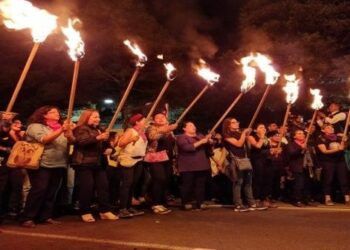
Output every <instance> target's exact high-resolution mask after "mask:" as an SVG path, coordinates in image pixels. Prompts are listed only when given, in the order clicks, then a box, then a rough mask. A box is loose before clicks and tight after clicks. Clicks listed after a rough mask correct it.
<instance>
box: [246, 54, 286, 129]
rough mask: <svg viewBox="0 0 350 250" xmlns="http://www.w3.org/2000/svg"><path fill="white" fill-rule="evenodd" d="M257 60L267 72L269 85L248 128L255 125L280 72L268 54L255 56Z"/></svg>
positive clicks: (259, 65)
mask: <svg viewBox="0 0 350 250" xmlns="http://www.w3.org/2000/svg"><path fill="white" fill-rule="evenodd" d="M255 62H256V63H257V65H258V67H259V68H260V70H261V71H263V72H264V73H265V84H266V85H267V87H266V89H265V92H264V95H263V96H262V98H261V100H260V102H259V105H258V107H257V108H256V110H255V113H254V115H253V117H252V119H251V121H250V123H249V126H248V128H252V127H253V125H254V122H255V120H256V118H257V116H258V114H259V112H260V110H261V108H262V106H263V104H264V102H265V99H266V97H267V95H268V93H269V91H270V88H271V86H272V85H274V84H275V83H276V82H277V80H278V78H279V76H280V74H279V73H278V72H277V71H276V70H275V69H274V68H273V67H272V65H271V60H270V59H268V58H267V57H266V56H264V55H262V54H259V53H258V54H257V56H256V57H255Z"/></svg>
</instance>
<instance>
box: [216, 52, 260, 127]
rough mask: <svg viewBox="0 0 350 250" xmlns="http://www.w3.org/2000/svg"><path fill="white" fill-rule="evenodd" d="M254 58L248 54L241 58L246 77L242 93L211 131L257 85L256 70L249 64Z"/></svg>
mask: <svg viewBox="0 0 350 250" xmlns="http://www.w3.org/2000/svg"><path fill="white" fill-rule="evenodd" d="M253 60H254V56H253V55H250V56H246V57H243V58H242V59H241V64H242V70H243V74H244V75H245V76H246V78H245V79H244V80H243V82H242V85H241V93H240V94H239V95H238V96H237V97H236V98H235V99H234V100H233V102H232V103H231V105H230V106H229V107H228V108H227V109H226V111H225V112H224V114H223V115H222V116H221V117H220V119H219V120H218V121H217V122H216V124H215V125H214V126H213V127H212V128H211V130H210V132H209V133H213V132H214V131H215V130H216V129H217V127H218V126H219V125H220V123H221V122H222V121H223V120H224V119H225V117H226V116H227V115H228V113H230V111H231V110H232V109H233V108H234V106H236V104H237V103H238V101H239V100H240V99H241V98H242V96H243V95H244V94H245V93H247V92H248V91H249V90H250V89H251V88H253V87H254V86H255V76H256V70H255V69H254V68H253V67H251V66H249V64H250V63H251V62H252V61H253Z"/></svg>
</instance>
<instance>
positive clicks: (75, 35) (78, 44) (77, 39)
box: [62, 19, 85, 61]
mask: <svg viewBox="0 0 350 250" xmlns="http://www.w3.org/2000/svg"><path fill="white" fill-rule="evenodd" d="M76 22H80V20H79V19H74V20H73V21H72V20H71V19H69V20H68V27H62V32H63V34H64V35H65V36H66V37H67V40H66V44H67V46H68V48H69V51H68V54H69V56H70V57H71V58H72V60H73V61H77V60H79V59H81V58H83V56H84V55H85V50H84V47H85V44H84V42H83V40H82V39H81V36H80V33H79V32H78V31H77V30H75V29H74V27H73V25H74V24H75V23H76Z"/></svg>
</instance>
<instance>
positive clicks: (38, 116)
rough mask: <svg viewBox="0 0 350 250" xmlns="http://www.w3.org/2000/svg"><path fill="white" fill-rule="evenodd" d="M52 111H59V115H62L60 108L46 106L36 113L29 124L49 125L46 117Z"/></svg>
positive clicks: (30, 118)
mask: <svg viewBox="0 0 350 250" xmlns="http://www.w3.org/2000/svg"><path fill="white" fill-rule="evenodd" d="M52 109H57V111H58V112H59V113H61V112H60V109H59V108H58V107H56V106H53V105H45V106H42V107H40V108H38V109H36V110H35V111H34V113H33V114H32V115H31V116H30V117H29V119H28V124H32V123H40V124H43V125H47V124H46V121H45V117H44V115H46V114H47V113H48V112H49V111H50V110H52ZM59 122H60V123H61V121H59Z"/></svg>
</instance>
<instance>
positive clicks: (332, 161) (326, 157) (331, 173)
mask: <svg viewBox="0 0 350 250" xmlns="http://www.w3.org/2000/svg"><path fill="white" fill-rule="evenodd" d="M322 133H323V134H322V135H320V136H319V138H318V140H317V143H316V144H317V149H318V153H319V154H318V155H319V157H318V158H319V162H320V164H322V167H323V190H324V195H325V197H324V198H325V204H326V205H327V206H334V203H333V201H332V199H331V193H332V183H333V180H334V177H335V175H336V176H337V179H338V182H339V186H340V190H341V192H342V193H343V195H344V200H345V204H346V205H350V196H349V183H348V178H349V173H348V170H347V168H346V163H345V158H344V148H345V141H343V140H342V139H341V138H339V137H338V136H337V135H336V134H335V133H334V128H333V126H332V125H330V124H326V125H324V126H323V127H322Z"/></svg>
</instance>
